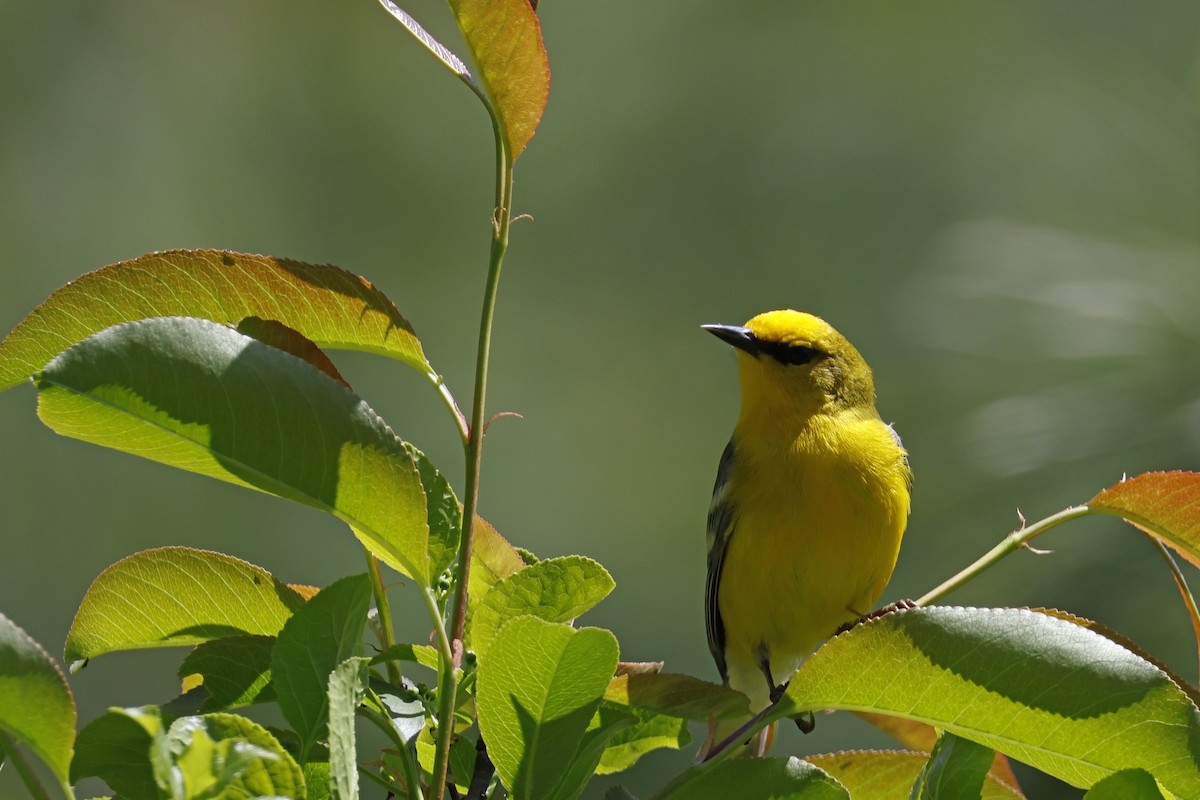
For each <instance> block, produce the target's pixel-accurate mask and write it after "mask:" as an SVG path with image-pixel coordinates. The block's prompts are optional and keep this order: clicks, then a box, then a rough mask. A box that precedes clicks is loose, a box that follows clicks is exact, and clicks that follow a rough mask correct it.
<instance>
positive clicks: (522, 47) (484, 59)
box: [450, 0, 550, 161]
mask: <svg viewBox="0 0 1200 800" xmlns="http://www.w3.org/2000/svg"><path fill="white" fill-rule="evenodd" d="M450 8H451V9H452V10H453V11H454V16H455V18H456V19H457V21H458V27H459V29H460V30H462V33H463V38H464V39H466V40H467V46H468V47H469V48H470V49H471V55H472V56H473V57H474V59H475V63H476V64H477V65H478V66H479V72H480V75H479V80H480V81H481V82H482V84H483V85H484V87H485V88H486V90H487V93H488V96H489V97H490V98H491V99H492V104H493V106H494V108H495V113H496V116H497V117H498V118H499V120H500V127H501V128H502V130H503V131H504V138H505V139H506V141H507V142H508V147H509V152H510V153H511V154H512V159H513V160H514V161H515V160H516V158H517V156H519V155H520V154H521V151H522V150H524V149H525V145H527V144H528V143H529V140H530V139H531V138H533V133H534V131H535V130H537V126H538V123H539V122H540V121H541V119H542V112H543V111H544V110H545V108H546V99H547V97H549V95H550V61H549V59H548V58H547V57H546V48H545V46H544V45H543V43H542V26H541V24H540V23H539V22H538V18H537V14H536V13H534V10H533V7H532V6H530V4H529V0H450Z"/></svg>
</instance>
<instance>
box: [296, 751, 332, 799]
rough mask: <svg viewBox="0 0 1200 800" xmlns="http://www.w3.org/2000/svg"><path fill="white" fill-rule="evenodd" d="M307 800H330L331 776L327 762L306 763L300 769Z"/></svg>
mask: <svg viewBox="0 0 1200 800" xmlns="http://www.w3.org/2000/svg"><path fill="white" fill-rule="evenodd" d="M302 769H303V771H304V788H305V790H306V791H307V792H308V800H332V798H333V776H332V775H331V774H330V771H329V762H328V761H308V762H305V764H304V766H303V767H302Z"/></svg>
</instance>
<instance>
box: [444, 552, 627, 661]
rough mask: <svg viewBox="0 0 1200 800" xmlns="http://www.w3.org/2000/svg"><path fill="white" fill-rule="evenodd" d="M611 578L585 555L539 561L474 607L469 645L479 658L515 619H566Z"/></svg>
mask: <svg viewBox="0 0 1200 800" xmlns="http://www.w3.org/2000/svg"><path fill="white" fill-rule="evenodd" d="M615 585H616V584H615V582H614V581H613V579H612V576H611V575H609V574H608V571H607V570H606V569H604V567H602V566H600V565H599V564H597V563H596V562H595V561H592V560H591V559H590V558H584V557H583V556H567V557H565V558H552V559H548V560H546V561H539V562H538V563H537V564H534V565H533V566H531V567H526V568H525V569H523V570H521V571H520V572H517V573H515V574H513V575H509V576H508V577H507V578H504V579H503V580H501V581H500V582H498V583H497V584H496V585H495V586H493V587H492V590H491V591H490V592H488V593H487V594H485V595H484V596H483V600H482V601H481V602H480V603H479V604H478V605H476V606H475V607H474V609H473V611H472V613H471V619H470V621H469V624H468V627H467V646H468V647H470V648H471V649H472V650H474V651H475V652H476V653H478V654H479V655H480V657H482V656H483V655H484V654H485V653H486V652H487V650H488V648H489V647H490V646H491V644H492V641H493V640H494V639H495V638H496V633H497V632H498V631H499V630H500V628H501V627H502V626H503V625H504V624H505V623H506V622H508V621H509V620H510V619H513V618H515V617H520V616H525V615H532V616H535V617H538V618H539V619H544V620H546V621H547V622H570V621H571V620H574V619H575V618H576V617H578V616H579V615H580V614H582V613H583V612H585V611H587V610H588V609H589V608H591V607H592V606H594V605H596V604H597V603H599V602H600V601H601V600H603V599H604V598H605V597H607V596H608V593H609V592H611V591H612V590H613V587H614V586H615Z"/></svg>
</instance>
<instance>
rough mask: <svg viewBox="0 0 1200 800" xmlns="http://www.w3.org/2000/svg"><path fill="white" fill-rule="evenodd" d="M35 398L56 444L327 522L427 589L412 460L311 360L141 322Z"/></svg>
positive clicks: (54, 375) (44, 380)
mask: <svg viewBox="0 0 1200 800" xmlns="http://www.w3.org/2000/svg"><path fill="white" fill-rule="evenodd" d="M38 388H39V402H38V413H39V415H40V416H41V418H42V420H43V421H44V422H45V423H46V424H47V425H48V426H50V428H52V429H53V430H55V431H57V432H58V433H61V434H63V435H66V436H73V437H75V438H78V439H84V440H85V441H90V442H93V443H95V444H100V445H104V446H107V447H113V448H115V449H117V450H122V451H124V452H127V453H133V454H134V455H140V456H142V457H144V458H149V459H151V460H153V461H159V462H161V463H164V464H169V465H171V466H175V467H179V468H181V469H186V470H190V471H192V472H198V473H200V474H203V475H208V476H210V477H214V478H219V479H221V480H226V481H229V482H231V483H236V484H239V485H242V486H249V487H252V488H255V489H258V490H260V491H264V492H268V493H271V494H275V495H278V496H280V497H286V498H288V499H291V500H295V501H297V502H300V503H305V504H307V505H311V506H314V507H316V508H319V509H321V510H323V511H327V512H329V513H331V514H334V515H335V516H337V517H339V518H340V519H343V520H345V521H346V522H347V523H349V524H350V526H351V528H352V529H353V530H354V531H355V534H356V535H357V536H358V537H359V538H360V539H361V540H362V541H363V543H364V544H365V545H366V546H367V547H368V549H370V550H371V552H372V553H374V554H375V555H377V556H378V557H379V558H380V559H382V560H383V561H385V562H386V563H387V564H389V565H390V566H392V567H394V568H395V569H397V570H400V571H403V572H407V573H408V574H409V575H411V576H412V577H414V578H416V579H417V580H418V581H420V582H422V584H423V585H424V584H425V582H426V581H427V579H428V564H427V561H428V557H427V552H426V551H427V548H428V526H427V522H426V511H425V492H424V490H423V489H422V487H421V481H420V477H419V475H418V472H417V468H416V465H415V464H414V463H413V460H412V456H411V455H409V453H408V451H407V449H406V448H405V446H404V443H403V442H402V441H401V440H400V439H398V438H397V437H396V435H395V434H394V433H392V431H391V429H389V428H388V427H387V425H385V424H384V422H383V420H381V419H380V418H379V417H378V416H377V415H376V414H375V412H374V411H372V410H371V408H370V407H369V406H367V404H366V403H364V402H363V401H362V400H361V399H360V398H359V397H358V396H357V395H355V394H354V393H353V392H351V391H349V390H348V389H346V387H345V386H343V385H342V384H340V383H338V382H337V381H335V380H334V379H332V378H330V377H329V376H328V375H326V374H325V373H323V372H321V371H320V370H318V369H316V368H314V367H313V366H311V365H310V364H309V363H308V362H306V361H303V360H301V359H299V358H296V357H295V356H292V355H289V354H287V353H284V352H283V351H281V350H278V349H276V348H274V347H270V346H268V345H265V344H263V343H262V342H259V341H258V340H257V339H254V338H252V337H248V336H244V335H242V334H240V333H238V332H237V331H234V330H231V329H230V328H227V327H225V326H224V325H218V324H216V323H213V322H208V321H205V320H200V319H191V318H186V317H169V318H158V319H147V320H142V321H141V322H131V323H126V324H123V325H118V326H116V327H113V328H108V329H106V330H104V331H101V332H100V333H97V334H95V335H93V336H91V337H89V338H87V339H86V340H84V341H83V342H81V343H80V344H78V345H76V346H74V347H72V348H70V349H68V350H66V351H64V352H63V353H61V354H60V355H58V356H57V357H55V358H54V359H53V360H52V361H51V362H50V363H49V364H47V365H46V368H45V370H44V371H43V372H42V373H41V374H40V376H39V379H38Z"/></svg>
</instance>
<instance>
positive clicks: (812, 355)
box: [758, 339, 825, 365]
mask: <svg viewBox="0 0 1200 800" xmlns="http://www.w3.org/2000/svg"><path fill="white" fill-rule="evenodd" d="M758 351H759V352H760V353H764V354H766V355H768V356H770V357H771V358H773V359H775V360H776V361H778V362H779V363H780V364H789V365H797V364H808V363H810V362H811V361H813V360H815V359H816V358H817V357H818V356H823V355H825V354H824V353H823V352H821V351H820V350H817V349H816V348H813V347H806V346H804V345H802V344H785V343H783V342H764V341H762V340H761V339H760V340H758Z"/></svg>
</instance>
